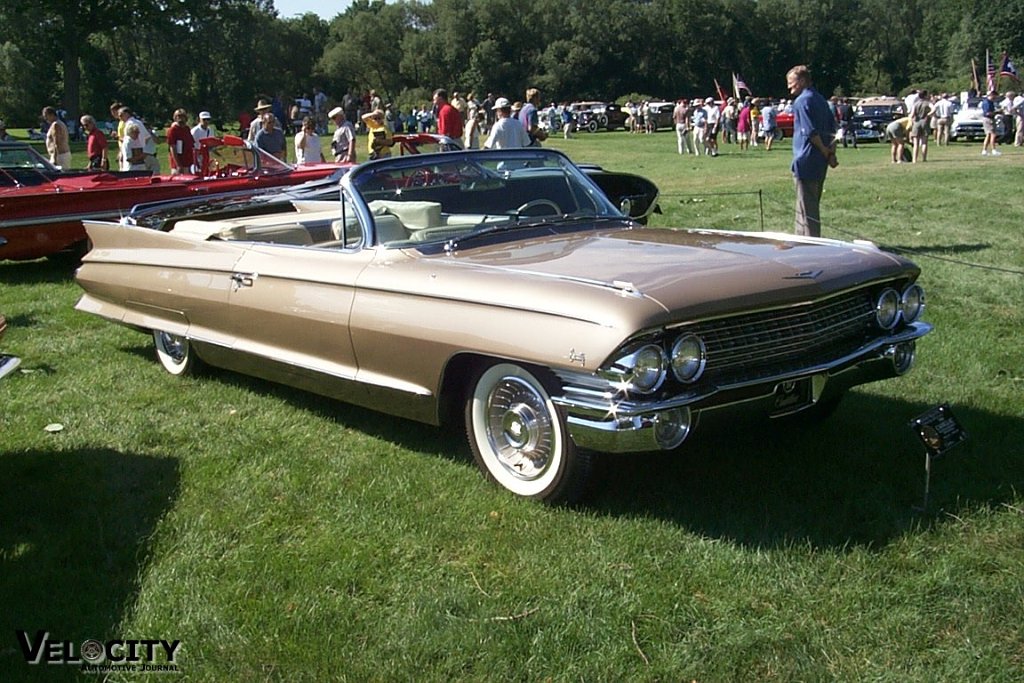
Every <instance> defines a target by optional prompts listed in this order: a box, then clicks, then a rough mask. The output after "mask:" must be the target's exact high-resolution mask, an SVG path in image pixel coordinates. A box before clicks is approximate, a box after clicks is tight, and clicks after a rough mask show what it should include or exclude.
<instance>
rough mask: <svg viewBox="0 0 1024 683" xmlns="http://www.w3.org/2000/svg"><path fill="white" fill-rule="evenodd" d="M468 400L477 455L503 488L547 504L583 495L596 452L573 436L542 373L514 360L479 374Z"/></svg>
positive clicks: (468, 423)
mask: <svg viewBox="0 0 1024 683" xmlns="http://www.w3.org/2000/svg"><path fill="white" fill-rule="evenodd" d="M470 386H471V387H472V388H471V391H470V393H469V396H468V397H467V399H466V406H465V420H466V434H467V437H468V439H469V446H470V448H471V449H472V451H473V459H474V460H475V461H476V463H477V466H478V467H479V468H480V469H481V471H483V473H484V475H485V476H486V477H487V478H488V479H489V480H491V481H493V482H494V483H496V484H498V485H499V486H501V487H502V488H505V489H507V490H509V491H511V492H512V493H514V494H516V495H518V496H523V497H525V498H534V499H537V500H542V501H544V502H546V503H552V504H554V503H565V502H571V501H574V500H577V499H578V498H579V497H580V495H582V492H583V487H584V484H585V482H586V480H587V477H588V476H589V474H590V456H589V454H587V453H580V452H579V451H577V450H576V445H575V444H574V443H573V441H572V439H571V438H570V437H569V433H568V429H567V428H566V422H565V418H564V417H563V415H562V413H561V412H559V410H558V409H557V408H556V407H555V405H554V403H552V401H551V397H550V396H549V395H548V392H547V390H546V389H545V388H544V386H543V384H542V383H541V381H540V380H539V379H538V378H537V376H536V375H535V374H534V373H533V372H531V371H530V370H527V369H526V368H524V367H522V366H520V365H515V364H512V363H497V364H494V365H491V366H488V367H486V368H484V369H482V370H481V371H480V372H478V373H477V374H476V375H475V377H474V379H473V381H472V383H471V385H470Z"/></svg>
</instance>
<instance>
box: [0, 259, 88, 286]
mask: <svg viewBox="0 0 1024 683" xmlns="http://www.w3.org/2000/svg"><path fill="white" fill-rule="evenodd" d="M75 268H76V266H75V265H71V264H69V263H68V262H66V261H64V262H62V261H61V260H60V259H39V260H36V261H0V284H5V285H38V284H46V283H50V284H57V283H61V282H70V281H71V280H73V279H74V278H75Z"/></svg>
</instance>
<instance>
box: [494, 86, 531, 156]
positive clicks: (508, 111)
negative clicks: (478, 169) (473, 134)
mask: <svg viewBox="0 0 1024 683" xmlns="http://www.w3.org/2000/svg"><path fill="white" fill-rule="evenodd" d="M494 113H495V114H496V115H497V117H498V119H497V120H496V121H495V122H494V125H493V126H492V127H491V134H490V135H488V136H487V141H486V142H484V149H509V148H511V147H529V146H530V135H529V134H528V133H527V132H526V128H525V127H524V126H523V124H522V123H520V122H519V119H517V118H512V104H511V103H510V102H509V101H508V98H506V97H499V98H498V99H496V100H495V101H494Z"/></svg>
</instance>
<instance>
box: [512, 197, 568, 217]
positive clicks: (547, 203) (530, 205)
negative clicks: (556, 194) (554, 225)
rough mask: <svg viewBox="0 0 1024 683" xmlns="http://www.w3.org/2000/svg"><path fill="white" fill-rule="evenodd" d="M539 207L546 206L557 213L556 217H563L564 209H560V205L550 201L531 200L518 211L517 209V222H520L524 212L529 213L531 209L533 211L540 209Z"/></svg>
mask: <svg viewBox="0 0 1024 683" xmlns="http://www.w3.org/2000/svg"><path fill="white" fill-rule="evenodd" d="M538 206H546V207H547V208H549V209H553V210H554V212H555V213H554V215H556V216H561V215H562V207H560V206H559V205H558V204H555V203H554V202H553V201H551V200H550V199H531V200H530V201H528V202H526V203H525V204H523V205H522V206H520V207H519V208H518V209H516V216H515V217H516V220H519V218H520V217H521V216H522V215H523V212H524V211H529V210H530V209H533V208H535V207H538ZM541 215H542V216H544V215H547V214H541Z"/></svg>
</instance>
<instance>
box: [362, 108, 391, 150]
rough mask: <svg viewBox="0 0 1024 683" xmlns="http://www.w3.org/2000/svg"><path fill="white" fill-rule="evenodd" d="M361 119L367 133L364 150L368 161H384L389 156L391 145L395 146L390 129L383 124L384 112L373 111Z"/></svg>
mask: <svg viewBox="0 0 1024 683" xmlns="http://www.w3.org/2000/svg"><path fill="white" fill-rule="evenodd" d="M362 118H363V124H365V125H366V130H367V131H368V132H369V135H368V139H367V146H366V148H367V151H368V152H369V154H370V159H371V160H373V159H386V158H388V157H389V156H391V145H393V144H395V140H394V138H393V137H392V135H391V129H389V128H388V126H387V124H386V123H385V122H384V112H382V111H381V110H380V109H374V110H373V111H368V112H366V113H365V114H363V117H362Z"/></svg>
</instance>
